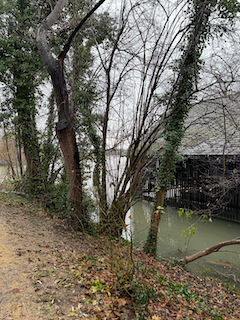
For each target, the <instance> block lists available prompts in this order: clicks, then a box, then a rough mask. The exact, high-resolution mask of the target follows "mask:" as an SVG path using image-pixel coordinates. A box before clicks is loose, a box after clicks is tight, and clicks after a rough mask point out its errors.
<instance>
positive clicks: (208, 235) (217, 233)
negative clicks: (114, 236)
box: [126, 201, 240, 287]
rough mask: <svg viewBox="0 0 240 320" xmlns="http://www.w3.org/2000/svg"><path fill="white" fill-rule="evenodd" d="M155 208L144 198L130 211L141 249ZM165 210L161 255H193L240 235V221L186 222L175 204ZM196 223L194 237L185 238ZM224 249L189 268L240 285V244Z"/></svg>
mask: <svg viewBox="0 0 240 320" xmlns="http://www.w3.org/2000/svg"><path fill="white" fill-rule="evenodd" d="M152 209H153V204H152V203H149V202H146V201H142V202H138V203H137V204H135V205H134V206H133V208H132V209H131V210H130V211H129V214H127V218H126V224H129V227H128V232H129V233H132V237H133V243H134V246H135V247H137V248H138V247H142V246H143V244H144V242H145V241H146V238H147V235H148V229H149V224H150V215H151V212H152ZM164 212H165V213H164V214H163V215H162V219H161V221H160V226H159V237H158V246H157V254H158V256H159V257H161V258H167V259H172V258H177V259H180V258H182V257H183V256H184V255H185V254H186V255H191V254H194V253H196V252H198V251H202V250H204V249H206V248H208V247H210V246H212V245H214V244H217V243H218V242H221V241H226V240H230V239H234V238H236V237H239V236H240V224H239V223H235V222H229V221H225V220H221V219H217V218H213V219H212V220H213V221H212V222H207V223H206V224H205V223H203V222H201V221H198V219H199V217H197V216H193V217H192V219H191V220H189V221H186V219H185V217H183V216H182V217H179V215H178V213H177V209H175V208H172V207H166V208H165V209H164ZM129 216H130V218H133V219H130V218H129ZM195 223H196V225H195ZM193 224H194V226H195V228H196V229H195V234H194V235H193V236H192V237H190V240H189V238H188V237H186V236H185V237H183V238H181V234H182V232H181V231H182V230H186V229H187V228H188V227H189V226H190V225H193ZM181 240H182V241H181ZM221 251H223V252H219V253H213V254H211V255H208V256H205V257H202V258H200V259H198V260H196V261H194V262H191V263H190V264H188V265H187V269H188V270H189V271H190V272H191V273H193V274H195V275H197V276H201V275H208V276H212V277H216V278H220V279H221V280H224V281H227V282H229V283H231V284H235V285H236V286H237V287H240V245H232V246H228V247H225V248H222V249H221ZM235 252H237V253H235Z"/></svg>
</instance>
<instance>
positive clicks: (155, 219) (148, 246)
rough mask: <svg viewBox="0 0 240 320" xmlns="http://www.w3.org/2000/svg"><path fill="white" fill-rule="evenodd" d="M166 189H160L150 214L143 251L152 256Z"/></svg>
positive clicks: (155, 252) (154, 254)
mask: <svg viewBox="0 0 240 320" xmlns="http://www.w3.org/2000/svg"><path fill="white" fill-rule="evenodd" d="M165 193H166V188H164V187H163V188H161V189H160V190H159V191H158V192H157V195H156V203H155V206H154V210H153V213H152V218H151V224H150V229H149V232H148V237H147V241H146V243H145V246H144V251H145V252H146V253H150V254H151V255H153V256H156V254H157V236H158V228H159V223H160V219H161V212H162V209H163V204H164V198H165Z"/></svg>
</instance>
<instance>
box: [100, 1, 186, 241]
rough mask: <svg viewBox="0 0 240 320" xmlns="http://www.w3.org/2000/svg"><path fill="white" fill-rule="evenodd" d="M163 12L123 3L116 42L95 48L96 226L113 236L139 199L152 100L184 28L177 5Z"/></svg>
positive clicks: (157, 123) (153, 136) (153, 117)
mask: <svg viewBox="0 0 240 320" xmlns="http://www.w3.org/2000/svg"><path fill="white" fill-rule="evenodd" d="M168 9H169V10H166V9H165V6H163V5H161V4H159V3H157V2H152V3H151V4H149V3H146V2H145V1H141V2H139V1H136V2H129V3H128V2H127V1H125V2H123V3H122V7H121V13H120V19H118V21H119V22H118V26H117V27H116V33H115V38H113V40H112V43H110V42H103V44H102V45H98V46H97V51H98V54H99V59H100V62H101V66H102V68H101V69H100V68H99V70H100V71H99V78H100V79H101V80H102V82H101V83H100V84H101V87H100V89H99V91H101V92H103V97H102V99H101V100H100V102H101V105H100V106H99V110H101V113H102V114H103V116H102V117H101V126H100V129H99V131H100V135H101V141H102V144H101V148H100V156H99V158H98V159H99V161H98V162H97V164H96V167H95V169H96V170H95V171H94V174H95V175H94V177H95V185H96V190H97V193H98V198H97V199H98V208H99V213H100V223H101V227H102V229H105V232H107V233H108V234H111V235H112V236H120V235H121V232H122V230H123V228H124V227H125V216H126V214H127V212H128V210H129V208H130V207H131V206H132V205H133V204H134V202H135V201H136V200H137V199H139V195H140V193H141V189H140V188H141V182H142V179H143V175H144V172H145V170H146V167H147V166H148V165H149V163H151V162H152V160H153V154H151V147H152V146H153V145H154V143H155V142H156V140H157V138H158V137H159V135H160V132H161V130H162V115H163V114H164V109H162V110H161V109H160V108H159V107H158V106H157V104H156V98H155V96H156V93H157V92H159V91H160V92H161V91H162V90H163V88H164V87H165V86H166V84H165V81H166V78H167V73H168V70H169V69H168V68H169V65H170V64H171V62H172V61H173V60H172V59H173V56H174V55H175V54H176V52H177V48H178V46H179V44H180V43H181V41H182V39H183V37H184V35H185V33H186V30H187V28H188V25H187V23H186V20H184V14H183V6H182V4H178V5H177V6H175V5H173V6H172V7H169V8H168ZM159 17H161V19H162V20H161V23H162V24H161V23H160V21H159ZM178 22H179V23H178ZM159 30H161V31H159ZM128 92H130V93H128ZM121 150H125V153H124V156H125V157H122V152H121ZM111 155H113V156H111Z"/></svg>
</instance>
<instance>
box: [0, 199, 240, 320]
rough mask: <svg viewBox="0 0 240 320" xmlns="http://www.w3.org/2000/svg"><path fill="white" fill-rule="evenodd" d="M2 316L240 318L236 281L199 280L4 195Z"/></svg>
mask: <svg viewBox="0 0 240 320" xmlns="http://www.w3.org/2000/svg"><path fill="white" fill-rule="evenodd" d="M0 198H1V200H0V256H1V257H0V270H1V273H0V320H6V319H9V320H10V319H13V320H18V319H25V320H32V319H36V320H37V319H43V320H45V319H46V320H51V319H59V320H66V319H71V318H77V319H89V320H90V319H93V320H94V319H120V320H124V319H126V320H131V319H155V320H157V319H240V311H239V304H240V296H239V293H238V292H237V291H236V290H235V289H234V288H233V287H231V286H227V285H226V284H225V285H224V284H221V283H220V282H216V281H213V280H210V279H204V278H200V277H195V276H193V275H191V274H190V273H188V272H187V271H186V270H184V269H182V268H181V267H179V266H177V265H174V264H171V263H169V262H168V261H165V260H156V259H154V258H152V257H150V256H147V255H145V254H144V253H142V252H141V251H138V252H134V253H133V261H134V266H135V270H133V269H132V268H131V266H133V264H132V260H131V257H130V256H129V251H128V250H127V248H128V247H127V245H126V242H124V241H120V242H119V243H117V242H111V243H110V242H109V241H108V240H107V239H105V238H103V237H99V238H93V237H90V236H89V235H87V234H82V233H79V232H78V233H74V232H72V231H71V230H70V229H69V228H68V226H67V224H66V221H64V220H60V219H58V218H57V216H55V215H52V216H51V217H50V216H48V215H47V213H46V212H45V211H44V210H43V209H42V208H41V207H39V206H37V205H36V204H34V203H32V202H30V201H28V200H26V199H24V198H22V197H20V196H17V195H9V194H7V195H6V194H1V195H0Z"/></svg>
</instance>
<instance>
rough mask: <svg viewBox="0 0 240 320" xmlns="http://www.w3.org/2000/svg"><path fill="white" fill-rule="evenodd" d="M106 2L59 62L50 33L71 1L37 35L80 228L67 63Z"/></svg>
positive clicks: (59, 7) (62, 4)
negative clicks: (74, 44) (70, 54)
mask: <svg viewBox="0 0 240 320" xmlns="http://www.w3.org/2000/svg"><path fill="white" fill-rule="evenodd" d="M104 1H105V0H101V1H99V2H98V3H97V4H96V5H95V6H94V7H93V9H92V10H91V11H90V12H89V13H88V14H87V15H86V16H85V17H84V18H83V19H82V20H81V22H80V23H79V24H78V25H77V26H76V27H75V29H74V30H73V32H72V33H71V35H70V36H69V39H68V41H67V43H66V44H65V46H64V48H63V50H62V51H61V53H60V54H59V56H58V58H57V59H56V58H55V57H54V55H53V52H52V50H51V48H50V47H49V45H48V41H47V32H48V30H49V28H50V27H51V26H53V25H54V23H55V22H56V21H57V19H58V18H59V16H60V14H61V12H62V10H63V8H64V7H65V6H66V5H67V2H68V1H67V0H59V1H57V3H56V5H55V7H54V9H53V10H52V12H51V13H50V14H49V15H48V16H47V18H46V19H45V20H43V21H42V23H41V25H40V27H39V29H38V35H37V39H36V41H37V46H38V50H39V53H40V56H41V58H42V60H43V63H44V65H45V67H46V69H47V71H48V73H49V75H50V76H51V80H52V83H53V87H54V92H55V98H56V102H57V106H58V123H57V127H56V131H57V136H58V140H59V143H60V147H61V150H62V153H63V156H64V160H65V168H66V172H67V177H68V182H69V198H70V200H71V201H72V202H73V204H74V206H75V212H76V214H75V215H72V222H73V224H74V226H75V227H76V228H77V227H78V226H79V225H80V224H81V226H82V227H83V225H84V224H85V222H86V221H85V219H84V215H83V211H82V175H81V169H80V158H79V152H78V146H77V142H76V136H75V132H74V130H73V125H72V120H73V115H72V114H71V110H70V107H69V95H68V90H67V85H66V80H65V75H64V59H65V57H66V55H67V53H68V51H69V49H70V46H71V43H72V41H73V38H74V37H75V35H76V34H77V32H78V31H79V30H80V29H81V28H82V26H83V25H84V23H85V22H86V21H87V20H88V19H89V18H90V17H91V15H92V14H93V13H94V12H95V11H96V10H97V9H98V8H99V7H100V6H101V4H102V3H103V2H104Z"/></svg>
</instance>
